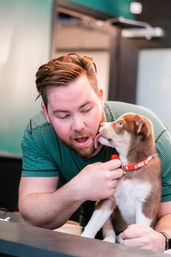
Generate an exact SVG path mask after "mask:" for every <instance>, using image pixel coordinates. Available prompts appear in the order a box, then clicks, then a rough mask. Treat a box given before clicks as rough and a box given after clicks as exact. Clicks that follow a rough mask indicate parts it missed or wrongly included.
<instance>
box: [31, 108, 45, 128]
mask: <svg viewBox="0 0 171 257" xmlns="http://www.w3.org/2000/svg"><path fill="white" fill-rule="evenodd" d="M48 125H49V123H48V121H47V119H46V117H45V116H44V114H43V112H42V111H40V112H39V113H38V114H36V115H35V116H33V117H32V118H31V119H30V121H29V129H30V130H31V131H33V130H34V129H36V128H40V127H46V126H48Z"/></svg>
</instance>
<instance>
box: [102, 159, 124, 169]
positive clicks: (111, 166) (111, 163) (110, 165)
mask: <svg viewBox="0 0 171 257" xmlns="http://www.w3.org/2000/svg"><path fill="white" fill-rule="evenodd" d="M104 164H105V165H107V166H106V167H107V168H108V169H109V170H115V169H118V168H119V167H121V165H122V163H121V161H120V160H118V159H115V160H110V161H108V162H105V163H104Z"/></svg>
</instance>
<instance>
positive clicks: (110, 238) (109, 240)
mask: <svg viewBox="0 0 171 257" xmlns="http://www.w3.org/2000/svg"><path fill="white" fill-rule="evenodd" d="M103 241H105V242H110V243H115V237H113V236H111V235H110V236H106V237H105V238H104V239H103Z"/></svg>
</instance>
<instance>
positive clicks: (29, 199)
mask: <svg viewBox="0 0 171 257" xmlns="http://www.w3.org/2000/svg"><path fill="white" fill-rule="evenodd" d="M120 165H121V163H120V161H119V160H111V161H108V162H106V163H95V164H90V165H88V166H86V167H85V168H84V169H83V170H82V171H81V172H80V173H79V174H78V175H77V176H75V177H74V178H73V179H72V180H71V181H70V182H68V183H67V184H65V185H64V186H62V187H61V188H59V189H57V186H58V182H59V179H58V178H57V177H52V178H45V177H43V178H38V177H37V178H35V177H34V178H33V177H22V178H21V181H20V187H19V210H20V213H21V215H22V216H23V218H24V219H25V220H26V222H28V223H30V224H32V225H35V226H40V227H44V228H50V229H54V228H57V227H60V226H62V225H63V224H64V223H65V222H66V221H67V220H68V219H69V218H70V216H71V215H72V214H73V212H74V211H75V210H76V209H78V208H79V206H80V205H81V204H82V203H83V202H84V201H86V200H92V201H96V200H99V199H104V198H108V197H110V196H111V195H113V194H114V190H115V187H116V185H117V179H118V178H120V177H121V176H122V175H123V170H122V169H121V168H120ZM101 188H103V190H101Z"/></svg>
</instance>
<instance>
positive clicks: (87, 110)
mask: <svg viewBox="0 0 171 257" xmlns="http://www.w3.org/2000/svg"><path fill="white" fill-rule="evenodd" d="M91 109H92V108H86V109H84V110H82V112H89V111H90V110H91Z"/></svg>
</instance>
